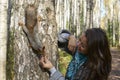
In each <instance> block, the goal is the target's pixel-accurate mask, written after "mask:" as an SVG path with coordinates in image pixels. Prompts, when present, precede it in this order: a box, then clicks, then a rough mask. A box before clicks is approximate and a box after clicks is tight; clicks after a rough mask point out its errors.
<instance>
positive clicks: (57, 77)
mask: <svg viewBox="0 0 120 80" xmlns="http://www.w3.org/2000/svg"><path fill="white" fill-rule="evenodd" d="M50 80H65V77H64V76H63V75H62V74H61V73H60V72H59V71H58V70H57V71H56V72H55V73H54V74H53V75H52V76H50Z"/></svg>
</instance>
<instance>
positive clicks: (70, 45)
mask: <svg viewBox="0 0 120 80" xmlns="http://www.w3.org/2000/svg"><path fill="white" fill-rule="evenodd" d="M76 46H77V41H76V38H75V37H74V35H70V36H69V42H68V49H69V50H70V51H71V52H73V53H74V52H75V48H76Z"/></svg>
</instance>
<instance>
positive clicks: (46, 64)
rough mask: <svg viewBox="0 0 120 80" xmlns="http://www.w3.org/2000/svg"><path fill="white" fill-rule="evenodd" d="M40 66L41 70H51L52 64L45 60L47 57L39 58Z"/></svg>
mask: <svg viewBox="0 0 120 80" xmlns="http://www.w3.org/2000/svg"><path fill="white" fill-rule="evenodd" d="M40 65H41V67H42V68H45V69H48V70H49V69H51V68H53V67H54V66H53V65H52V63H51V62H50V61H49V60H48V59H47V57H46V56H45V57H41V59H40Z"/></svg>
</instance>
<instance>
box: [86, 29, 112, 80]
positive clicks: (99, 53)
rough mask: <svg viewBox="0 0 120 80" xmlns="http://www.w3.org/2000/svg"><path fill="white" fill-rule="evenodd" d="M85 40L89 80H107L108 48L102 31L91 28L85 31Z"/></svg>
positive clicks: (109, 54)
mask: <svg viewBox="0 0 120 80" xmlns="http://www.w3.org/2000/svg"><path fill="white" fill-rule="evenodd" d="M85 35H86V38H87V44H88V45H87V54H86V55H87V57H88V61H87V66H88V67H89V68H90V69H91V71H92V72H91V74H90V75H89V80H95V78H97V80H107V79H108V76H109V73H110V71H111V53H110V46H109V42H108V39H107V36H106V33H105V31H104V30H102V29H100V28H91V29H87V30H86V31H85Z"/></svg>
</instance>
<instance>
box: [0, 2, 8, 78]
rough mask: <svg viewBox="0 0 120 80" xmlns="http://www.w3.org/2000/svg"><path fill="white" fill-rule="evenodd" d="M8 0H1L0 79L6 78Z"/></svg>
mask: <svg viewBox="0 0 120 80" xmlns="http://www.w3.org/2000/svg"><path fill="white" fill-rule="evenodd" d="M7 9H8V1H7V0H4V1H3V0H0V79H1V80H6V52H7Z"/></svg>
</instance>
